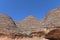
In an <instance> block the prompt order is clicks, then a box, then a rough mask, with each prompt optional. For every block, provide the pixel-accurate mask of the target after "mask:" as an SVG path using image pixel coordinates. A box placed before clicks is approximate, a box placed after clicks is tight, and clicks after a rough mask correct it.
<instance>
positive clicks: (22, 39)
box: [0, 37, 48, 40]
mask: <svg viewBox="0 0 60 40" xmlns="http://www.w3.org/2000/svg"><path fill="white" fill-rule="evenodd" d="M0 40H48V39H45V38H37V37H33V38H19V39H17V38H15V39H12V38H8V37H0Z"/></svg>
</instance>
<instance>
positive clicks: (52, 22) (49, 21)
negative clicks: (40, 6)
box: [43, 7, 60, 27]
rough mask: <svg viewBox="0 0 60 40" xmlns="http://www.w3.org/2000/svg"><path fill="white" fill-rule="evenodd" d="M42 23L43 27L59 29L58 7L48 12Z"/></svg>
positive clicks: (59, 16)
mask: <svg viewBox="0 0 60 40" xmlns="http://www.w3.org/2000/svg"><path fill="white" fill-rule="evenodd" d="M43 22H44V23H45V24H44V26H45V27H60V7H58V8H56V9H54V10H52V11H50V12H48V14H47V15H46V17H45V18H44V21H43Z"/></svg>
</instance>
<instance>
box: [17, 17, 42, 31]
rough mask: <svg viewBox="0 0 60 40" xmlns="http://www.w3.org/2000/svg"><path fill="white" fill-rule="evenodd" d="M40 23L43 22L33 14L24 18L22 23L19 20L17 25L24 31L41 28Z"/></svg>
mask: <svg viewBox="0 0 60 40" xmlns="http://www.w3.org/2000/svg"><path fill="white" fill-rule="evenodd" d="M16 23H17V22H16ZM40 24H41V22H40V20H38V19H36V18H35V17H33V16H28V17H26V18H25V19H24V20H22V21H21V22H20V23H19V22H18V23H17V26H18V27H19V28H20V30H22V31H24V32H32V31H37V30H39V29H40Z"/></svg>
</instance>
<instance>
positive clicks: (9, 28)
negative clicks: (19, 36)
mask: <svg viewBox="0 0 60 40" xmlns="http://www.w3.org/2000/svg"><path fill="white" fill-rule="evenodd" d="M16 29H17V27H16V24H15V23H14V21H13V19H12V18H11V17H9V16H8V15H6V14H0V33H1V32H3V33H10V32H12V33H13V32H14V31H17V30H16Z"/></svg>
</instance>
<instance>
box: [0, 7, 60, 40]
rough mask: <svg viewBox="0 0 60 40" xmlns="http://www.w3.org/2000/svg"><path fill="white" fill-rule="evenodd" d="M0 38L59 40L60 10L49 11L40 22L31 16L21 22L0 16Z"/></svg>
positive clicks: (3, 15) (12, 39)
mask: <svg viewBox="0 0 60 40" xmlns="http://www.w3.org/2000/svg"><path fill="white" fill-rule="evenodd" d="M55 29H56V30H55ZM51 35H52V36H51ZM0 36H2V37H4V38H5V37H8V38H10V39H11V40H14V39H15V40H24V38H25V39H26V38H27V39H28V40H30V39H31V38H32V39H33V40H34V38H35V37H38V38H39V39H40V38H42V37H43V38H44V37H45V38H48V39H49V38H51V37H53V38H54V39H53V40H55V38H56V40H60V8H56V9H54V10H52V11H50V12H49V13H48V14H47V15H46V17H45V18H44V20H42V21H41V20H39V19H36V18H35V17H33V16H28V17H26V18H25V19H24V20H22V21H21V22H17V21H14V20H13V19H12V18H11V17H9V16H7V15H5V14H1V15H0ZM57 37H58V38H57ZM0 38H1V37H0ZM27 39H26V40H27ZM32 39H31V40H32ZM3 40H4V39H3ZM6 40H7V39H6ZM36 40H38V39H36ZM41 40H43V39H41ZM50 40H51V39H50Z"/></svg>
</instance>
